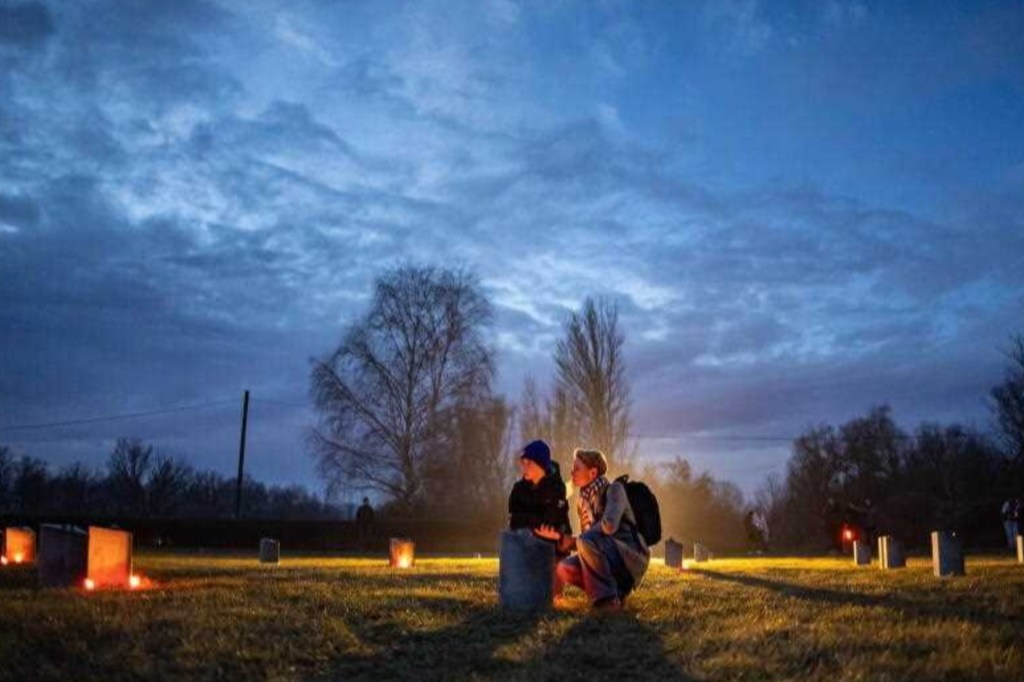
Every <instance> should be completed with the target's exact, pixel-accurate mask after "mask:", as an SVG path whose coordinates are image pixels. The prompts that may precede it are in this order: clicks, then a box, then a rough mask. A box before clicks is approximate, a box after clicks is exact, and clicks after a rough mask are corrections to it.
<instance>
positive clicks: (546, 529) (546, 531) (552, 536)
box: [533, 524, 562, 540]
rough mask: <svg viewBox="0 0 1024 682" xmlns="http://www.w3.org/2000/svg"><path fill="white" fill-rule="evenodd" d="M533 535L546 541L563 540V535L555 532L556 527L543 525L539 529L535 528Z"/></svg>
mask: <svg viewBox="0 0 1024 682" xmlns="http://www.w3.org/2000/svg"><path fill="white" fill-rule="evenodd" d="M533 534H534V535H536V536H537V537H539V538H544V539H545V540H561V539H562V534H561V533H559V532H558V531H557V530H555V527H554V526H546V525H543V524H541V526H540V527H539V528H534V529H533Z"/></svg>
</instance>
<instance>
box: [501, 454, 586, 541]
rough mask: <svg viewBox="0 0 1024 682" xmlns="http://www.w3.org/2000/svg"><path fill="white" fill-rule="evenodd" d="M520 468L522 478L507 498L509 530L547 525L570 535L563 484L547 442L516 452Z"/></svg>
mask: <svg viewBox="0 0 1024 682" xmlns="http://www.w3.org/2000/svg"><path fill="white" fill-rule="evenodd" d="M519 466H520V467H521V469H522V472H523V477H522V478H521V479H519V480H518V481H516V483H515V485H514V486H512V493H511V494H510V495H509V497H508V513H509V524H508V525H509V528H510V529H512V530H520V529H524V530H527V531H530V530H534V529H536V528H540V527H541V526H549V527H551V528H554V529H556V530H557V532H559V533H563V534H571V533H572V529H571V526H570V525H569V503H568V502H567V501H566V499H565V483H564V482H563V481H562V477H561V475H560V472H559V469H558V463H557V462H554V461H552V459H551V450H550V449H549V448H548V446H547V443H545V442H544V441H542V440H535V441H533V442H531V443H529V444H528V445H527V446H526V447H524V448H523V449H522V450H521V451H520V453H519ZM556 550H557V548H556ZM563 554H564V553H563Z"/></svg>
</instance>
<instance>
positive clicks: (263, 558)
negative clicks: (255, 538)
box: [260, 538, 281, 564]
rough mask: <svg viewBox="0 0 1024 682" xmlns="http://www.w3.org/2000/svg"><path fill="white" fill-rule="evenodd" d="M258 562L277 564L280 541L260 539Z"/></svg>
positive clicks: (279, 561) (279, 553) (279, 560)
mask: <svg viewBox="0 0 1024 682" xmlns="http://www.w3.org/2000/svg"><path fill="white" fill-rule="evenodd" d="M260 563H261V564H279V563H281V543H280V542H278V541H277V540H273V539H271V538H263V539H261V540H260Z"/></svg>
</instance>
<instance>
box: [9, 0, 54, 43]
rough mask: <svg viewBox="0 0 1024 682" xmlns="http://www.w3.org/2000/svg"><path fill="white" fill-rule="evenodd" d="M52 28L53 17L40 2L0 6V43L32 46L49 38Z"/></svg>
mask: <svg viewBox="0 0 1024 682" xmlns="http://www.w3.org/2000/svg"><path fill="white" fill-rule="evenodd" d="M54 30H55V27H54V23H53V17H52V16H51V15H50V12H49V10H48V9H47V8H46V6H45V5H43V4H42V3H38V2H25V3H17V4H13V5H7V6H3V7H0V43H7V44H11V45H16V46H19V47H33V46H35V45H38V44H40V43H42V42H44V41H45V40H46V39H47V38H49V37H50V36H51V35H52V34H53V32H54Z"/></svg>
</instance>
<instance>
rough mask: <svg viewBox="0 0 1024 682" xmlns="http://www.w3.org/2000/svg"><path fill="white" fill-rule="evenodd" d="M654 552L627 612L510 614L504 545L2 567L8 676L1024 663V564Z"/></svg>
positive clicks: (507, 674)
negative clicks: (939, 564)
mask: <svg viewBox="0 0 1024 682" xmlns="http://www.w3.org/2000/svg"><path fill="white" fill-rule="evenodd" d="M706 566H707V568H706V569H704V568H702V569H701V570H691V571H688V572H686V573H683V574H680V573H678V572H675V571H672V570H669V569H667V568H665V567H664V566H661V565H656V566H653V567H652V569H651V572H650V573H649V575H648V578H647V580H646V582H645V583H644V585H643V587H642V588H641V589H640V590H639V591H638V592H637V593H636V594H635V595H634V597H633V598H631V600H630V603H629V605H628V608H627V609H626V610H625V611H624V612H622V613H619V614H613V615H601V616H595V615H593V614H591V613H590V612H589V610H588V609H587V607H586V604H585V602H584V601H583V599H582V596H581V595H580V594H579V593H571V596H573V597H574V598H575V599H574V601H571V603H570V604H569V606H568V608H566V609H563V610H559V611H555V612H551V613H547V614H541V615H537V616H527V615H514V614H509V613H506V612H502V611H501V610H499V609H498V608H497V607H496V605H495V602H496V596H495V589H496V588H495V586H496V575H497V561H496V560H494V559H480V560H475V559H461V560H460V559H428V560H421V561H419V562H418V563H417V566H416V567H415V568H414V569H412V570H409V571H394V570H391V569H388V568H387V567H386V566H385V565H384V561H383V560H380V559H373V560H370V559H351V558H349V559H332V558H323V557H296V558H292V557H287V556H286V557H285V559H284V561H283V563H282V565H281V566H279V567H276V568H263V567H260V565H259V564H258V563H256V562H255V560H254V559H253V558H244V557H237V556H234V557H232V556H204V555H171V554H156V555H152V554H150V555H142V556H139V557H137V559H136V567H137V569H138V570H139V571H140V572H142V573H144V574H146V575H147V576H149V577H151V578H153V579H155V580H156V582H157V587H156V588H155V589H151V590H144V591H140V592H131V593H122V592H108V593H83V592H80V591H72V590H38V589H36V588H35V587H34V574H33V573H32V571H31V569H25V568H23V567H17V568H8V569H4V570H3V571H2V572H0V603H2V609H0V678H2V679H12V680H29V679H31V680H36V679H76V680H82V679H103V680H116V679H129V678H133V679H137V678H154V677H161V678H182V677H189V678H229V679H241V678H244V679H265V678H269V679H295V678H301V679H307V678H338V679H375V680H385V679H416V680H425V679H508V680H531V681H536V680H545V679H614V678H617V677H618V678H623V679H634V678H636V677H638V676H643V677H649V678H652V679H668V680H673V679H674V680H681V679H795V678H800V679H822V680H830V681H831V680H857V679H872V680H879V679H892V680H896V679H900V680H902V679H913V678H916V679H979V680H998V679H1006V680H1009V679H1015V680H1017V679H1021V677H1022V675H1024V567H1022V566H1018V565H1016V564H1015V563H1013V561H1012V560H1011V559H1009V558H1006V559H1000V558H992V559H972V560H969V562H968V576H967V577H965V578H957V579H947V580H939V579H936V578H933V577H932V575H931V572H930V565H929V564H928V563H927V562H926V561H923V560H912V561H911V563H910V566H909V567H908V568H907V569H906V570H904V571H897V572H889V573H882V572H880V571H878V570H869V569H857V568H855V567H854V566H852V565H851V563H850V562H848V561H846V560H839V559H801V560H797V559H744V560H720V561H715V562H713V563H710V564H707V565H706Z"/></svg>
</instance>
